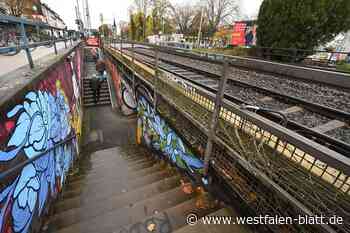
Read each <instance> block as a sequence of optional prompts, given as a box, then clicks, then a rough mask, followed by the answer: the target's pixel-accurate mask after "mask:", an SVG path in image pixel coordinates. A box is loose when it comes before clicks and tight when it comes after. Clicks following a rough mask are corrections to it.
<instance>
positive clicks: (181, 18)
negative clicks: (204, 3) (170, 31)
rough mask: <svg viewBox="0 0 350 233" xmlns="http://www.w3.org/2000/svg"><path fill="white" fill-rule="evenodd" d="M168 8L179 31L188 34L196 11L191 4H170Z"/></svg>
mask: <svg viewBox="0 0 350 233" xmlns="http://www.w3.org/2000/svg"><path fill="white" fill-rule="evenodd" d="M170 9H171V12H172V17H173V20H174V22H175V24H176V25H177V27H178V28H179V31H180V33H182V34H184V35H188V34H189V33H190V29H191V25H192V22H193V19H194V17H195V15H196V12H197V11H196V10H195V9H194V7H193V6H191V5H183V6H180V5H171V6H170Z"/></svg>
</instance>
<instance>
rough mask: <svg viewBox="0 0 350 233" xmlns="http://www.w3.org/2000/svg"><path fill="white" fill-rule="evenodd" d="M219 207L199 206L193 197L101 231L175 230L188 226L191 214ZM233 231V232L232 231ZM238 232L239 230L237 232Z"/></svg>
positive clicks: (206, 212) (199, 214) (209, 211)
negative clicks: (187, 219) (125, 223)
mask: <svg viewBox="0 0 350 233" xmlns="http://www.w3.org/2000/svg"><path fill="white" fill-rule="evenodd" d="M216 209H217V208H206V209H202V208H198V199H196V198H192V199H190V200H188V201H185V202H183V203H180V204H178V205H176V206H173V207H171V208H168V209H165V210H163V211H158V213H157V214H155V215H153V216H150V217H147V218H144V219H143V220H138V221H137V222H133V223H132V224H129V225H125V226H123V227H121V228H119V229H113V230H112V231H111V230H110V231H99V232H100V233H112V232H116V233H124V232H140V233H141V232H142V233H146V232H155V233H156V232H158V233H164V232H173V231H176V230H177V229H179V228H181V227H183V226H186V224H187V222H186V218H187V216H188V215H189V214H193V213H195V214H197V215H198V217H199V218H200V217H203V216H205V215H207V214H209V213H211V212H213V211H215V210H216ZM150 224H154V225H153V226H154V227H155V228H154V229H152V230H151V231H150V229H149V227H150ZM232 233H233V232H232ZM237 233H238V232H237Z"/></svg>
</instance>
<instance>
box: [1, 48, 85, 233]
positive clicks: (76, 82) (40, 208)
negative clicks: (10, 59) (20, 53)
mask: <svg viewBox="0 0 350 233" xmlns="http://www.w3.org/2000/svg"><path fill="white" fill-rule="evenodd" d="M81 74H82V51H81V50H80V49H77V50H75V52H73V53H72V54H71V59H69V60H67V59H65V61H64V62H62V63H59V64H58V65H56V66H55V67H54V68H52V69H51V70H50V71H49V73H48V74H47V75H46V76H45V77H43V78H41V79H40V80H38V81H33V83H32V84H30V86H28V87H27V90H28V91H26V92H25V93H23V94H20V96H19V97H17V96H16V97H15V98H14V100H12V101H11V103H10V104H8V106H6V107H5V106H0V118H1V120H0V173H2V172H4V171H6V170H8V169H9V168H11V167H13V166H15V165H17V164H19V163H20V162H23V161H25V160H28V159H32V158H34V157H35V156H37V155H39V154H41V153H45V152H47V153H46V154H45V155H44V156H42V157H40V158H39V159H37V160H35V161H33V162H31V163H29V164H27V165H26V166H25V167H24V168H23V169H22V170H21V171H19V172H18V173H16V174H15V175H13V176H11V177H8V178H6V179H5V180H1V185H0V233H10V232H15V233H17V232H21V233H22V232H23V233H26V232H28V231H29V229H30V227H31V225H32V222H33V219H35V218H37V217H40V216H42V215H44V214H45V212H46V211H47V208H45V207H46V206H47V204H48V203H49V202H50V199H52V198H55V197H56V196H57V194H58V192H60V191H61V189H62V185H63V183H64V181H65V177H66V174H67V172H68V170H69V168H70V166H71V164H72V161H73V159H74V157H75V155H77V154H78V153H79V151H78V150H79V148H78V144H79V140H80V133H81V127H82V109H81V106H82V105H81V96H80V93H81V88H80V87H81ZM74 135H77V137H74ZM70 138H73V139H71V141H70V143H68V144H62V145H61V144H60V143H61V142H63V141H64V140H66V139H70ZM57 144H58V145H59V146H57ZM53 148H54V149H53Z"/></svg>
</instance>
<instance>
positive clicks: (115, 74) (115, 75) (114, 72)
mask: <svg viewBox="0 0 350 233" xmlns="http://www.w3.org/2000/svg"><path fill="white" fill-rule="evenodd" d="M105 63H106V67H107V71H108V73H109V75H110V77H111V78H112V80H113V86H114V90H115V95H116V96H115V97H116V100H117V104H118V106H119V107H121V106H122V104H123V100H122V87H121V73H120V72H119V71H118V69H117V68H116V66H115V65H114V64H113V63H112V62H111V60H109V59H108V58H106V59H105Z"/></svg>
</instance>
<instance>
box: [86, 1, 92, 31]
mask: <svg viewBox="0 0 350 233" xmlns="http://www.w3.org/2000/svg"><path fill="white" fill-rule="evenodd" d="M85 1H86V2H85V4H86V5H85V7H86V12H85V13H86V26H87V28H88V31H89V32H90V30H91V18H90V9H89V0H85Z"/></svg>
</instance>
